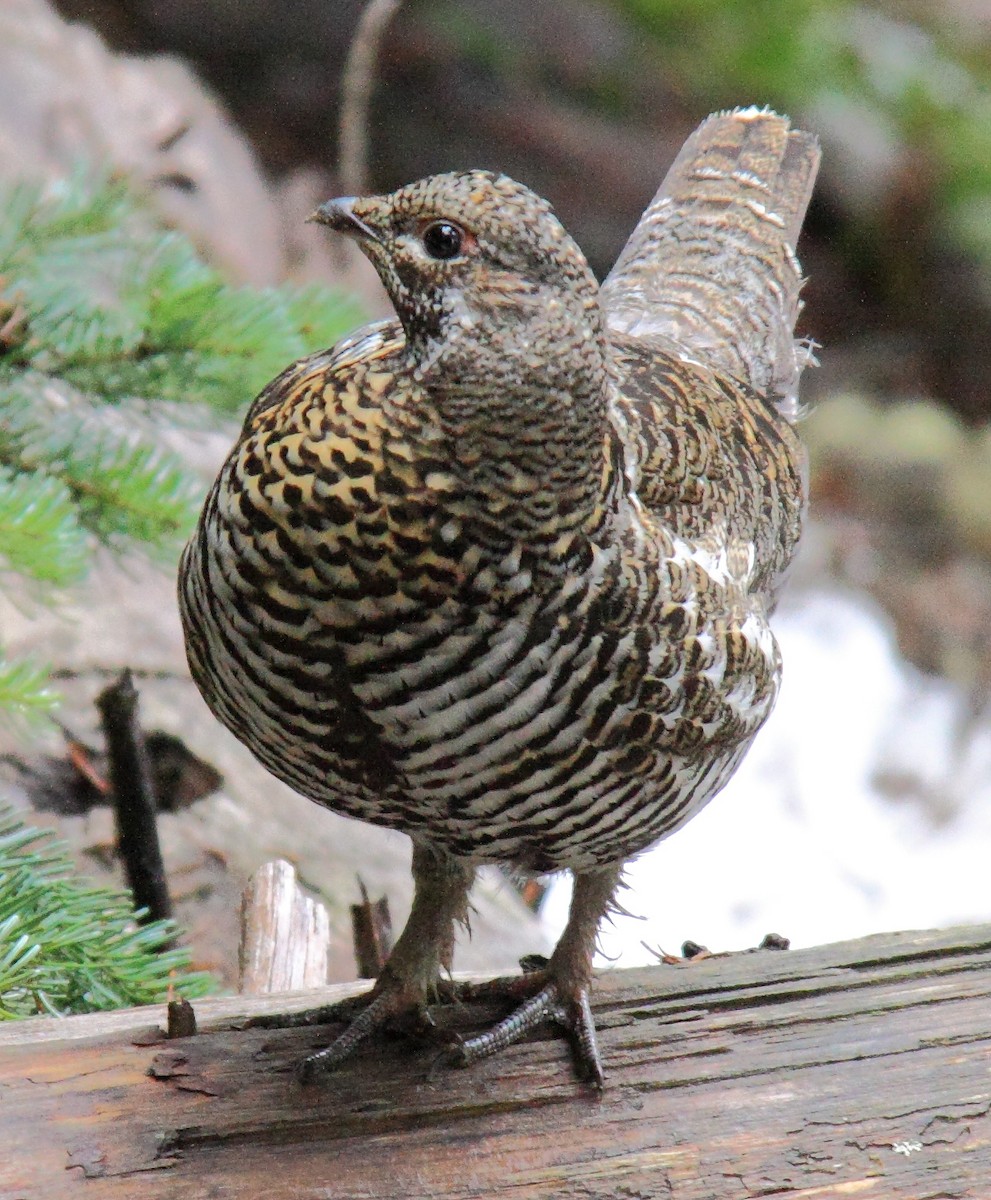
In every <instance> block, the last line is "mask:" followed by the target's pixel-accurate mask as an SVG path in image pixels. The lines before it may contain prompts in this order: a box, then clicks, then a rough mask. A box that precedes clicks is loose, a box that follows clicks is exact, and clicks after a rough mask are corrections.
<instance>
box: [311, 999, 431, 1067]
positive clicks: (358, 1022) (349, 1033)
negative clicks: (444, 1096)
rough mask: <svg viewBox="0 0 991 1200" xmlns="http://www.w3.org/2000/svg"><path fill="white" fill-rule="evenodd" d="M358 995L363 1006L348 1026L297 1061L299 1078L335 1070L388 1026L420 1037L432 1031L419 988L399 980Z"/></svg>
mask: <svg viewBox="0 0 991 1200" xmlns="http://www.w3.org/2000/svg"><path fill="white" fill-rule="evenodd" d="M361 999H362V1000H364V1001H366V1003H365V1006H364V1008H362V1010H361V1011H360V1012H359V1013H358V1015H357V1016H356V1017H355V1018H354V1020H352V1021H351V1023H350V1025H348V1027H347V1029H345V1030H344V1032H343V1033H342V1034H341V1035H340V1036H339V1037H337V1038H335V1039H334V1041H332V1042H331V1043H330V1045H329V1046H325V1047H324V1048H323V1049H322V1050H317V1051H316V1052H315V1053H314V1054H309V1055H307V1057H306V1058H304V1059H303V1061H302V1062H301V1063H300V1064H299V1067H298V1070H297V1074H298V1076H299V1079H300V1082H302V1083H310V1082H312V1081H313V1080H314V1079H315V1078H316V1077H317V1076H319V1075H322V1074H324V1073H326V1072H327V1071H333V1070H335V1069H336V1068H337V1067H338V1066H340V1064H341V1063H342V1062H344V1060H345V1059H346V1058H350V1057H351V1055H352V1054H353V1053H354V1051H355V1050H356V1049H357V1047H358V1046H359V1045H360V1044H361V1043H362V1042H363V1041H365V1039H366V1038H368V1037H369V1036H370V1035H373V1034H376V1033H380V1032H383V1031H385V1030H388V1031H389V1032H394V1033H402V1034H404V1035H406V1036H409V1037H423V1036H424V1035H431V1034H433V1033H434V1032H435V1027H434V1023H433V1021H432V1020H431V1018H430V1014H429V1013H428V1011H427V1006H426V999H425V997H424V995H423V994H422V992H421V991H419V990H411V989H410V988H408V987H404V986H403V985H402V984H401V983H399V982H395V983H390V984H386V985H385V986H382V985H381V984H380V985H378V986H376V987H375V988H373V989H372V991H371V992H369V993H368V995H367V996H364V997H361Z"/></svg>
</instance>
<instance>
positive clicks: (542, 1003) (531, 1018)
mask: <svg viewBox="0 0 991 1200" xmlns="http://www.w3.org/2000/svg"><path fill="white" fill-rule="evenodd" d="M525 966H526V964H525V963H524V969H525ZM527 993H530V994H529V995H528V996H527ZM470 994H471V996H472V997H473V998H479V999H480V998H483V997H484V998H486V999H487V998H490V997H494V996H501V997H502V998H509V999H511V1000H512V1001H517V1000H519V999H520V997H521V996H527V998H526V999H524V1000H523V1002H522V1003H521V1004H519V1005H518V1006H517V1007H516V1008H515V1009H514V1010H513V1011H512V1012H511V1013H510V1014H509V1016H508V1017H504V1018H503V1019H502V1020H501V1021H499V1022H498V1024H496V1025H493V1026H492V1028H491V1029H487V1030H486V1031H485V1032H484V1033H480V1034H477V1035H476V1036H475V1037H471V1038H463V1039H459V1040H458V1042H457V1044H456V1045H454V1046H452V1047H450V1048H449V1049H447V1050H446V1051H445V1052H444V1055H443V1060H444V1061H445V1062H447V1063H449V1064H451V1065H452V1066H458V1067H469V1066H471V1065H472V1064H473V1063H476V1062H479V1061H480V1060H481V1059H483V1058H488V1057H489V1056H490V1055H493V1054H497V1053H498V1052H499V1051H500V1050H503V1049H505V1048H506V1046H510V1045H512V1044H513V1042H516V1041H519V1039H520V1038H521V1037H524V1036H525V1035H526V1034H527V1033H529V1032H530V1031H531V1030H533V1029H536V1028H537V1026H538V1025H540V1024H541V1023H542V1022H544V1021H554V1022H555V1023H556V1024H558V1025H560V1026H562V1027H563V1028H564V1030H565V1032H566V1033H567V1034H568V1036H569V1038H570V1040H571V1043H572V1049H573V1052H574V1056H575V1065H576V1068H577V1071H578V1074H579V1077H580V1078H581V1079H583V1080H585V1081H587V1082H588V1083H591V1084H592V1085H593V1087H596V1088H601V1087H602V1086H603V1083H604V1082H605V1072H604V1070H603V1069H602V1059H601V1057H600V1055H599V1046H598V1040H597V1038H596V1033H595V1021H594V1020H593V1018H592V1009H591V1006H590V1004H589V998H588V995H589V989H588V985H587V984H586V983H579V984H570V985H569V984H567V983H565V982H564V981H562V980H560V979H558V978H557V977H556V975H555V974H554V972H553V970H552V969H549V968H542V969H537V970H530V971H526V970H525V973H524V974H523V975H518V976H514V977H511V978H506V979H494V980H490V981H488V982H487V983H483V984H477V985H474V986H473V987H472V989H471V993H470Z"/></svg>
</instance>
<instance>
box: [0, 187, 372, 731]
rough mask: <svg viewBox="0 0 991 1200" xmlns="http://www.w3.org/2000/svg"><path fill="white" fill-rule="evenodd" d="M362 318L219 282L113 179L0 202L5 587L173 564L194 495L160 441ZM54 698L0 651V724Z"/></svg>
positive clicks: (320, 296) (225, 406)
mask: <svg viewBox="0 0 991 1200" xmlns="http://www.w3.org/2000/svg"><path fill="white" fill-rule="evenodd" d="M360 316H361V314H360V313H359V312H358V311H357V309H356V308H355V306H354V305H353V304H352V303H351V302H350V301H348V300H347V299H346V298H342V297H341V296H340V295H339V294H337V293H334V292H332V291H330V290H328V289H325V288H316V287H313V288H307V289H295V290H294V289H289V288H282V289H266V290H258V289H252V288H247V287H244V288H232V287H230V286H228V285H227V284H226V283H225V282H224V280H223V279H222V277H221V276H220V275H219V274H218V272H217V271H215V270H214V269H213V268H212V267H210V266H208V265H206V264H205V263H204V262H202V261H201V260H200V259H199V258H198V256H197V255H196V252H195V251H194V249H193V247H192V246H191V244H190V243H189V241H188V240H187V239H186V238H185V237H183V236H182V235H180V234H178V233H175V232H174V231H169V230H163V229H161V228H160V227H158V226H157V225H156V223H155V222H154V220H153V219H152V217H151V216H150V215H149V213H148V212H147V211H146V210H145V208H144V206H143V205H142V203H141V201H140V199H139V198H138V197H136V196H135V195H134V194H133V193H132V192H131V191H130V190H129V189H128V187H127V186H126V185H125V184H124V183H123V182H121V181H119V180H106V179H104V180H96V181H94V180H93V178H92V177H88V176H86V175H85V174H82V173H81V174H79V175H78V176H76V177H75V178H72V179H69V180H64V181H62V182H60V183H58V184H56V185H51V186H44V187H43V186H40V185H27V184H22V185H18V186H16V187H13V188H8V189H7V190H6V191H3V190H2V189H0V585H3V584H5V583H6V584H8V585H9V584H10V583H11V582H12V580H13V579H14V578H15V577H16V578H17V579H18V580H20V581H22V584H23V581H24V580H29V581H33V585H34V590H35V592H36V593H37V592H38V591H39V589H40V591H41V594H42V595H44V594H46V593H47V594H51V592H52V589H54V588H55V587H59V586H65V585H68V584H71V583H72V582H74V581H76V580H78V579H80V578H81V577H82V576H83V575H84V574H85V572H86V569H87V567H88V565H89V563H90V561H91V558H92V554H93V551H94V549H95V547H96V546H97V545H99V544H104V545H108V546H110V547H113V548H115V549H121V548H123V547H125V546H129V547H133V546H135V545H140V546H142V547H144V548H145V549H146V550H147V551H149V552H152V553H155V554H157V555H159V556H161V557H163V558H164V559H166V560H171V559H173V558H174V555H175V553H176V551H177V549H178V547H179V545H180V544H181V542H182V540H183V539H184V537H185V536H186V535H187V534H188V532H189V530H190V528H191V526H192V523H193V521H194V518H195V514H196V511H197V508H198V505H199V501H200V499H201V491H202V483H201V481H200V480H198V479H196V478H195V477H194V476H193V475H192V474H191V472H190V471H189V470H188V468H187V467H186V465H185V464H184V462H183V460H182V458H181V456H180V455H179V454H177V453H175V452H174V451H173V450H171V449H169V448H168V446H167V445H165V444H164V443H163V441H162V439H161V431H162V429H163V428H165V427H166V426H175V424H176V423H177V422H179V421H182V420H186V421H193V420H196V419H202V413H203V411H204V408H205V407H206V408H209V409H212V410H214V411H215V412H217V411H219V412H221V413H228V414H230V413H236V412H238V411H239V410H243V408H244V407H245V406H246V404H247V402H248V401H249V400H250V399H251V398H252V397H253V396H254V394H255V393H256V392H257V391H258V390H259V389H260V388H261V387H262V386H263V385H264V384H265V383H266V382H268V380H269V379H270V378H272V376H273V375H275V374H277V373H278V372H279V371H280V370H281V369H282V368H283V367H285V366H286V365H287V364H288V363H289V362H290V361H292V359H294V358H297V357H299V356H300V355H302V354H305V353H307V352H308V351H311V350H314V349H318V348H319V347H321V346H324V345H329V344H331V343H332V342H333V341H334V340H335V339H336V338H337V337H339V336H340V335H341V334H342V333H344V332H346V331H347V330H348V329H349V328H351V327H352V326H353V325H354V324H356V323H357V322H358V321H359V320H360ZM197 414H199V418H198V417H197ZM54 699H55V697H54V694H53V693H52V691H51V690H50V689H49V688H48V686H47V684H46V683H45V676H44V673H43V672H42V671H41V670H40V669H39V668H38V667H37V665H29V664H24V663H17V662H11V661H8V660H6V659H5V658H4V656H3V649H2V647H0V717H2V716H3V715H5V714H6V715H7V716H10V715H11V714H20V715H22V716H28V715H30V714H31V713H33V712H38V711H43V710H44V709H45V708H46V707H50V705H51V704H52V703H53V702H54Z"/></svg>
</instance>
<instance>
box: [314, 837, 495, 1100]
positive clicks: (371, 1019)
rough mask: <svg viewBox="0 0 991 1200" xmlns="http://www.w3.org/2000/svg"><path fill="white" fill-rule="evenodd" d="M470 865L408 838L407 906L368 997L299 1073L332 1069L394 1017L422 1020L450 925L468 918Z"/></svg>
mask: <svg viewBox="0 0 991 1200" xmlns="http://www.w3.org/2000/svg"><path fill="white" fill-rule="evenodd" d="M474 875H475V872H474V869H473V868H472V867H471V866H470V864H468V863H466V862H465V861H464V860H463V859H458V858H453V857H451V856H450V855H448V854H444V853H443V852H442V851H438V850H436V849H434V848H433V847H431V846H427V845H423V844H418V843H416V842H414V843H413V883H414V888H415V890H414V894H413V908H412V911H411V912H410V915H409V920H408V921H407V922H406V927H405V928H404V929H403V931H402V933H401V934H400V935H399V940H398V941H397V942H396V944H395V946H394V947H393V950H392V953H391V954H390V955H389V960H388V962H387V963H386V964H385V966H384V968H383V969H382V973H381V975H379V977H378V980H377V981H376V983H375V986H374V987H373V988H372V990H371V992H370V993H369V997H368V1000H369V1003H368V1005H367V1007H366V1008H364V1009H363V1010H362V1011H361V1012H360V1013H359V1014H358V1016H357V1017H355V1019H354V1020H353V1021H352V1022H351V1024H350V1025H349V1026H348V1028H347V1029H346V1030H345V1031H344V1032H343V1033H342V1034H341V1036H340V1037H339V1038H337V1039H336V1040H335V1041H333V1042H331V1044H330V1045H329V1046H327V1047H326V1048H325V1049H323V1050H318V1051H317V1052H316V1054H311V1055H310V1056H309V1057H308V1058H306V1059H304V1060H303V1062H302V1064H301V1068H300V1069H301V1074H302V1076H303V1078H304V1079H309V1078H312V1077H313V1076H314V1075H316V1074H318V1073H320V1072H322V1071H329V1070H333V1069H334V1067H336V1066H337V1065H338V1064H339V1063H341V1062H343V1061H344V1059H346V1058H347V1057H348V1056H349V1055H350V1054H351V1053H352V1052H353V1051H354V1049H355V1047H357V1046H358V1045H359V1043H361V1042H362V1041H364V1040H365V1038H366V1037H368V1035H369V1034H371V1033H375V1032H377V1031H378V1030H380V1029H382V1028H383V1026H385V1025H388V1024H390V1023H391V1022H393V1021H396V1020H397V1019H401V1020H403V1021H410V1020H411V1019H412V1023H414V1024H417V1023H419V1024H421V1025H426V1024H427V1023H428V1017H427V1005H428V1003H429V1002H430V1000H431V999H432V998H433V996H434V993H435V992H436V989H437V984H438V980H439V977H440V972H441V970H442V969H444V970H450V966H451V957H452V954H453V952H454V927H455V924H456V923H459V922H460V923H461V924H464V923H465V922H466V921H467V919H468V892H469V890H470V888H471V885H472V881H473V879H474Z"/></svg>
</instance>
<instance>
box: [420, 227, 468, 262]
mask: <svg viewBox="0 0 991 1200" xmlns="http://www.w3.org/2000/svg"><path fill="white" fill-rule="evenodd" d="M420 237H421V240H422V242H423V248H424V250H426V252H427V253H428V254H429V255H430V257H431V258H440V259H447V258H457V256H458V255H459V254H460V253H461V248H462V246H463V245H464V241H465V234H464V230H463V229H461V228H459V226H457V225H455V224H454V222H453V221H431V222H430V224H429V225H427V226H426V227H425V228H424V230H423V233H422V234H421V235H420Z"/></svg>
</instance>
